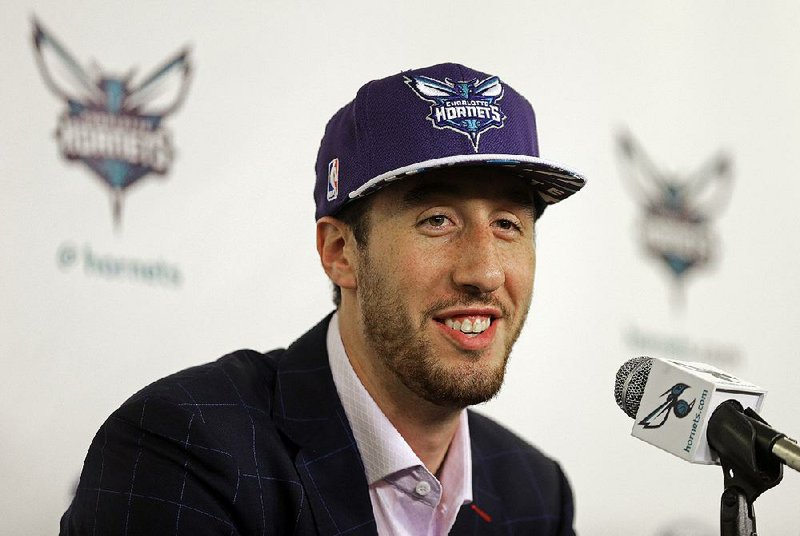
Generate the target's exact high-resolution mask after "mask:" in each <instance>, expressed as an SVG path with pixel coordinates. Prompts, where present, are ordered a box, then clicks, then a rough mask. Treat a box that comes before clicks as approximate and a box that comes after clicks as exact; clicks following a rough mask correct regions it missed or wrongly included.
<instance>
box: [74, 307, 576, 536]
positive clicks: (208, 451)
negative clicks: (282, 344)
mask: <svg viewBox="0 0 800 536" xmlns="http://www.w3.org/2000/svg"><path fill="white" fill-rule="evenodd" d="M327 326H328V319H325V320H324V321H323V322H321V323H320V324H318V325H317V326H315V327H314V328H313V329H312V330H311V331H309V332H308V333H306V334H305V335H303V336H302V337H301V338H300V339H298V340H297V341H296V342H295V343H294V344H292V345H291V346H290V347H289V348H288V349H286V350H275V351H272V352H269V353H267V354H260V353H257V352H254V351H250V350H242V351H238V352H234V353H232V354H229V355H227V356H225V357H222V358H221V359H219V360H218V361H215V362H213V363H209V364H206V365H202V366H198V367H194V368H190V369H187V370H184V371H182V372H179V373H177V374H174V375H172V376H169V377H167V378H164V379H162V380H159V381H157V382H155V383H153V384H152V385H150V386H148V387H146V388H145V389H143V390H142V391H140V392H139V393H137V394H135V395H134V396H133V397H131V398H130V399H129V400H128V401H127V402H125V403H124V404H123V405H122V407H120V408H119V409H118V410H117V411H116V412H114V413H113V414H112V415H111V417H109V419H108V420H107V421H106V422H105V423H104V424H103V426H102V427H101V428H100V430H99V431H98V433H97V435H96V436H95V438H94V440H93V441H92V444H91V447H90V448H89V452H88V454H87V457H86V461H85V463H84V467H83V472H82V474H81V478H80V483H79V485H78V489H77V491H76V495H75V498H74V500H73V502H72V505H71V506H70V508H69V509H68V510H67V512H66V513H65V514H64V516H63V518H62V519H61V534H62V535H97V536H101V535H102V536H112V535H118V534H119V535H128V536H134V535H136V536H139V535H147V536H154V535H159V536H160V535H166V534H168V535H172V534H175V535H187V536H202V535H211V534H214V535H267V534H269V535H276V534H277V535H283V534H287V535H289V534H295V535H306V534H324V535H338V534H348V535H353V536H358V535H375V534H376V533H377V532H376V525H375V520H374V518H373V515H372V506H371V503H370V498H369V490H368V487H367V482H366V477H365V475H364V468H363V465H362V463H361V458H360V456H359V452H358V449H357V448H356V444H355V442H354V440H353V434H352V431H351V429H350V426H349V424H348V422H347V418H346V416H345V413H344V410H343V408H342V405H341V403H340V401H339V398H338V396H337V393H336V387H335V386H334V383H333V378H332V376H331V371H330V368H329V366H328V357H327V351H326V343H325V336H326V330H327ZM469 426H470V435H471V445H472V459H473V499H474V503H473V504H474V505H475V506H477V509H476V508H473V506H472V505H467V506H464V507H462V508H461V510H460V511H459V514H458V517H457V519H456V524H455V526H454V528H453V530H452V531H451V534H464V535H466V534H504V535H507V534H526V535H559V536H568V535H571V534H574V533H573V530H572V495H571V492H570V488H569V485H568V483H567V481H566V479H565V477H564V475H563V473H562V472H561V469H560V468H559V466H558V465H557V464H556V463H555V462H553V461H552V460H550V459H549V458H547V457H545V456H544V455H542V454H541V453H540V452H539V451H537V450H536V449H534V448H533V447H531V446H530V445H528V444H527V443H525V442H524V441H522V440H521V439H519V438H518V437H516V436H515V435H513V434H512V433H511V432H509V431H507V430H506V429H505V428H502V427H501V426H499V425H498V424H496V423H494V422H492V421H490V420H489V419H487V418H486V417H482V416H480V415H478V414H476V413H474V412H470V413H469Z"/></svg>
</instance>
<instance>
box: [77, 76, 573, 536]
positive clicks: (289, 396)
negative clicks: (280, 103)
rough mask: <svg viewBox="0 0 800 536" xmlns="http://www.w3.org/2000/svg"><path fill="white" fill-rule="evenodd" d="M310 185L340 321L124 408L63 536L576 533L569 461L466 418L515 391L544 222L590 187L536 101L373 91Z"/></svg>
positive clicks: (377, 85)
mask: <svg viewBox="0 0 800 536" xmlns="http://www.w3.org/2000/svg"><path fill="white" fill-rule="evenodd" d="M316 171H317V182H316V187H315V200H316V206H317V210H316V220H317V250H318V252H319V256H320V261H321V264H322V266H323V268H324V270H325V272H326V273H327V275H328V277H329V278H330V279H331V281H332V282H333V284H334V286H335V295H336V298H335V302H336V304H337V311H336V313H335V314H333V315H332V316H329V317H328V318H326V319H324V320H323V321H322V322H321V323H320V324H318V325H317V326H316V327H314V328H312V329H311V331H309V332H308V333H307V334H305V335H304V336H302V337H301V338H300V339H299V340H297V341H296V342H295V343H293V344H292V345H291V346H290V347H289V348H288V349H286V350H275V351H272V352H269V353H267V354H259V353H256V352H253V351H239V352H235V353H233V354H230V355H228V356H225V357H223V358H221V359H220V360H218V361H216V362H214V363H209V364H207V365H203V366H200V367H195V368H192V369H188V370H186V371H183V372H180V373H178V374H175V375H173V376H170V377H168V378H165V379H163V380H160V381H158V382H156V383H154V384H152V385H150V386H149V387H147V388H145V389H144V390H142V391H140V392H139V393H137V394H136V395H134V396H133V397H132V398H131V399H129V400H128V401H127V402H126V403H125V404H123V406H122V407H121V408H120V409H119V410H117V411H116V412H115V413H114V414H113V415H112V416H111V417H110V418H109V420H108V421H107V422H106V423H105V424H104V425H103V427H102V428H101V430H100V431H99V432H98V434H97V436H96V437H95V439H94V441H93V443H92V446H91V448H90V450H89V454H88V455H87V458H86V462H85V466H84V470H83V474H82V476H81V480H80V484H79V487H78V490H77V493H76V496H75V499H74V501H73V504H72V506H71V507H70V509H69V510H68V511H67V512H66V514H65V515H64V517H63V519H62V522H61V530H62V534H104V535H108V534H128V535H133V534H137V535H138V534H148V535H149V534H186V535H190V534H191V535H202V534H242V535H243V534H300V535H305V534H330V535H334V534H353V535H359V534H371V535H374V534H376V533H378V534H386V535H393V534H398V535H414V536H419V535H443V534H448V533H450V534H528V535H530V534H536V535H538V534H541V535H569V534H573V530H572V516H573V513H572V495H571V492H570V488H569V485H568V483H567V481H566V479H565V477H564V475H563V473H562V472H561V470H560V468H559V467H558V465H557V464H556V463H555V462H554V461H552V460H550V459H549V458H547V457H545V456H544V455H543V454H541V453H540V452H539V451H537V450H536V449H534V448H533V447H531V446H530V445H528V444H527V443H525V442H524V441H522V440H521V439H519V438H517V437H516V436H514V435H513V434H512V433H511V432H509V431H507V430H505V429H504V428H502V427H501V426H499V425H498V424H495V423H493V422H492V421H490V420H489V419H487V418H485V417H482V416H479V415H478V414H476V413H473V412H471V411H470V412H468V411H467V410H466V409H465V408H466V407H467V406H470V405H472V404H476V403H480V402H483V401H486V400H488V399H490V398H491V397H492V396H494V395H495V393H496V392H497V391H498V389H499V388H500V385H501V383H502V380H503V374H504V371H505V364H506V361H507V359H508V355H509V352H510V350H511V347H512V345H513V343H514V341H515V340H516V338H517V336H518V335H519V332H520V330H521V328H522V325H523V323H524V320H525V317H526V314H527V311H528V307H529V305H530V300H531V293H532V288H533V274H534V268H535V250H534V229H535V221H536V218H537V217H539V216H541V213H542V211H543V210H544V208H545V206H546V205H548V204H553V203H555V202H557V201H560V200H561V199H563V198H565V197H567V196H569V195H570V194H572V193H574V192H575V191H577V190H578V189H580V188H581V187H582V186H583V184H584V180H583V178H582V177H581V176H580V175H578V174H577V173H575V172H574V171H571V170H569V169H567V168H565V167H563V166H560V165H557V164H554V163H552V162H547V161H544V160H542V159H540V158H539V157H538V146H537V137H536V127H535V120H534V115H533V110H532V109H531V107H530V104H528V102H527V101H526V100H525V99H524V98H522V97H521V96H520V95H519V94H517V93H516V92H515V91H514V90H513V89H512V88H511V87H510V86H508V85H506V84H505V83H504V82H502V81H501V80H500V79H498V78H497V77H494V76H490V75H487V74H484V73H481V72H478V71H474V70H472V69H469V68H467V67H464V66H461V65H454V64H443V65H436V66H433V67H429V68H425V69H419V70H416V71H409V72H405V73H401V74H399V75H395V76H391V77H388V78H385V79H383V80H376V81H373V82H370V83H368V84H367V85H365V86H364V87H362V88H361V89H360V90H359V92H358V94H357V96H356V98H355V100H354V101H352V102H351V103H350V104H348V105H347V106H345V107H344V108H342V109H341V110H340V111H339V112H338V113H336V114H335V115H334V117H333V118H332V119H331V121H330V122H329V123H328V126H327V129H326V132H325V136H324V137H323V140H322V144H321V147H320V151H319V155H318V159H317V165H316Z"/></svg>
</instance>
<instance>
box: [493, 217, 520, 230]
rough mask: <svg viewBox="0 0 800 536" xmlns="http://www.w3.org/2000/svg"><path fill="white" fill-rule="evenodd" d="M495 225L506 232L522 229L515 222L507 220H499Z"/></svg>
mask: <svg viewBox="0 0 800 536" xmlns="http://www.w3.org/2000/svg"><path fill="white" fill-rule="evenodd" d="M495 225H497V226H498V227H500V228H501V229H503V230H504V231H517V230H519V228H520V227H519V225H517V224H516V223H514V222H513V221H511V220H505V219H503V220H497V222H495Z"/></svg>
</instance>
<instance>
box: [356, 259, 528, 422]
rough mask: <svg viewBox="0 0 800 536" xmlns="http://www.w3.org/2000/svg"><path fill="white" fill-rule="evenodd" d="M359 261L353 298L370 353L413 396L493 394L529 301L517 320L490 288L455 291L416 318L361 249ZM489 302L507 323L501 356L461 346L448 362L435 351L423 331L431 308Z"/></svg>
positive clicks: (435, 399) (461, 402) (462, 398)
mask: <svg viewBox="0 0 800 536" xmlns="http://www.w3.org/2000/svg"><path fill="white" fill-rule="evenodd" d="M360 257H361V258H360V261H359V263H358V285H359V293H358V300H359V305H360V309H361V324H362V329H363V330H364V334H365V337H366V339H367V341H368V342H369V344H370V347H371V349H372V351H373V352H374V353H375V358H376V359H378V360H380V361H381V363H382V364H383V366H384V367H385V368H386V369H388V370H389V371H390V372H391V373H393V374H394V375H395V376H396V377H397V379H399V380H400V382H401V383H402V384H403V385H405V386H406V388H408V389H409V390H411V391H412V392H413V393H414V394H416V395H417V396H419V397H421V398H423V399H424V400H427V401H428V402H431V403H433V404H435V405H437V406H442V407H446V408H457V409H461V408H465V407H467V406H471V405H473V404H480V403H482V402H486V401H488V400H490V399H491V398H493V397H494V396H495V395H496V394H497V393H498V391H499V390H500V387H501V386H502V384H503V378H504V377H505V371H506V364H507V363H508V358H509V355H510V353H511V348H512V346H513V345H514V342H516V340H517V338H518V337H519V334H520V331H521V330H522V326H523V324H524V323H525V318H526V316H527V312H528V305H529V304H530V296H529V297H528V300H527V303H525V304H523V305H524V307H523V308H522V309H521V317H520V319H519V321H518V322H515V321H514V320H515V319H514V318H513V317H512V316H511V315H510V314H509V312H508V310H507V308H506V307H504V306H503V305H502V304H501V303H499V300H497V298H495V297H494V296H492V295H490V294H467V293H463V294H461V295H456V296H453V297H451V298H448V299H443V300H439V301H437V302H436V303H433V304H431V306H430V307H428V309H427V310H426V311H425V312H424V313H423V314H422V316H421V318H420V319H419V322H418V323H415V322H414V320H413V319H412V316H411V313H410V312H409V310H408V307H407V306H406V303H405V302H404V301H403V299H402V296H403V291H402V289H399V288H395V287H393V286H392V285H391V283H390V282H389V281H388V280H387V279H386V278H385V277H383V276H382V275H381V273H379V270H371V269H370V262H369V259H368V256H367V253H366V252H361V254H360ZM475 305H484V306H485V305H490V306H493V307H497V308H498V309H500V310H501V311H502V313H503V319H504V322H506V323H507V324H508V326H509V328H510V329H509V332H508V337H507V339H506V340H505V341H504V347H503V355H502V359H501V360H500V362H489V363H484V362H482V361H483V360H482V358H483V357H484V355H485V354H486V353H487V352H489V351H490V349H486V350H460V354H461V356H460V357H461V359H458V360H456V361H454V362H447V361H446V360H444V359H442V358H441V357H440V356H438V355H437V354H436V350H435V348H434V345H433V344H432V342H431V341H430V338H429V336H428V335H426V333H425V328H426V327H427V326H428V325H429V324H430V322H431V321H432V320H433V318H434V315H435V314H436V311H441V310H442V309H444V308H447V307H457V306H475Z"/></svg>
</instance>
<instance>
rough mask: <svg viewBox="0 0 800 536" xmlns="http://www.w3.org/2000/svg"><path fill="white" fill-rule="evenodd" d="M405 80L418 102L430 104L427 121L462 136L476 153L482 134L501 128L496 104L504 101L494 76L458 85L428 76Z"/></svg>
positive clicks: (502, 121)
mask: <svg viewBox="0 0 800 536" xmlns="http://www.w3.org/2000/svg"><path fill="white" fill-rule="evenodd" d="M405 80H406V84H407V85H408V87H410V88H411V89H412V90H414V93H416V94H417V96H418V97H419V98H420V99H422V100H424V101H428V102H430V103H432V104H431V113H430V114H429V115H428V117H427V119H429V120H430V122H431V123H433V126H434V127H436V128H438V129H442V130H444V129H449V130H453V131H455V132H458V133H460V134H463V135H464V136H466V137H467V138H469V141H470V142H471V143H472V148H473V149H474V150H475V152H476V153H477V152H478V144H479V143H480V140H481V134H483V133H484V132H486V131H487V130H489V129H490V128H503V125H504V122H505V119H506V116H505V114H504V113H503V111H502V110H501V109H500V106H499V105H498V104H497V101H499V100H500V99H502V98H503V85H502V84H501V83H500V79H499V78H497V77H496V76H492V77H490V78H487V79H486V80H478V79H477V78H476V79H474V80H470V81H459V82H452V81H450V79H449V78H445V79H444V82H442V81H440V80H435V79H433V78H428V77H427V76H414V77H411V78H409V77H405Z"/></svg>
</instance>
